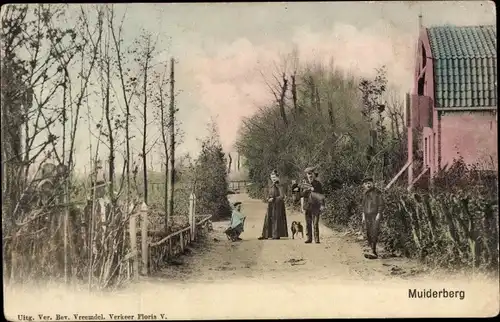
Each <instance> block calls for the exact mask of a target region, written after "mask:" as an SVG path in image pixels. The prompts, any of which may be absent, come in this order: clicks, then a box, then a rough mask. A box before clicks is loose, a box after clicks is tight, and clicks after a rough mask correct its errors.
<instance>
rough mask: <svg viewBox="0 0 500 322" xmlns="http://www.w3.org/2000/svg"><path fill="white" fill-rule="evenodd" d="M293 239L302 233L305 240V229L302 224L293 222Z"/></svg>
mask: <svg viewBox="0 0 500 322" xmlns="http://www.w3.org/2000/svg"><path fill="white" fill-rule="evenodd" d="M291 230H292V239H295V235H298V234H299V233H300V235H301V238H304V227H303V226H302V224H301V223H300V221H293V222H292V228H291Z"/></svg>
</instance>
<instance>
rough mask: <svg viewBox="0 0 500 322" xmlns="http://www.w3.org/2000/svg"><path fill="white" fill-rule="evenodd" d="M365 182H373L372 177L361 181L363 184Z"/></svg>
mask: <svg viewBox="0 0 500 322" xmlns="http://www.w3.org/2000/svg"><path fill="white" fill-rule="evenodd" d="M365 182H373V178H372V177H366V178H364V179H363V183H365Z"/></svg>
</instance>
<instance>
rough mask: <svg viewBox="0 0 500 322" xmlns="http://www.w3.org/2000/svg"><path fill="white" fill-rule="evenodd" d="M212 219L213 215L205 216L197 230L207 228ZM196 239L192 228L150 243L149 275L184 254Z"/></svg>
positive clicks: (198, 224) (197, 224) (189, 227)
mask: <svg viewBox="0 0 500 322" xmlns="http://www.w3.org/2000/svg"><path fill="white" fill-rule="evenodd" d="M211 218H212V216H211V215H206V216H203V218H202V219H201V220H199V221H197V222H196V223H195V225H196V227H197V229H196V231H199V228H205V227H204V226H206V224H208V222H209V220H210V219H211ZM195 239H196V235H195V234H193V229H192V227H191V226H188V227H185V228H182V229H180V230H178V231H176V232H174V233H171V234H169V235H168V236H166V237H164V238H162V239H161V240H159V241H157V242H154V243H149V245H148V246H149V247H148V248H149V249H148V255H149V256H148V259H149V260H148V266H149V273H153V272H155V271H157V270H158V269H159V268H160V267H161V265H162V264H164V263H165V262H167V261H168V260H169V259H171V258H173V257H175V256H177V255H178V254H181V253H183V252H184V250H185V249H186V247H187V246H188V245H189V244H191V243H192V242H193V241H194V240H195Z"/></svg>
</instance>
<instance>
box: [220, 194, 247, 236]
mask: <svg viewBox="0 0 500 322" xmlns="http://www.w3.org/2000/svg"><path fill="white" fill-rule="evenodd" d="M245 218H246V217H245V216H244V215H243V214H242V213H241V202H239V201H238V202H235V203H234V204H233V212H232V214H231V224H230V226H229V228H228V229H226V231H225V234H226V236H227V238H228V239H229V240H231V241H233V242H234V241H239V240H241V238H240V235H241V233H242V232H243V231H244V224H245Z"/></svg>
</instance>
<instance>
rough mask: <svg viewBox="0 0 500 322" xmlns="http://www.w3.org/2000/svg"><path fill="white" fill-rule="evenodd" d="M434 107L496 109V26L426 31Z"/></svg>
mask: <svg viewBox="0 0 500 322" xmlns="http://www.w3.org/2000/svg"><path fill="white" fill-rule="evenodd" d="M427 33H428V35H429V41H430V45H431V51H432V56H433V58H434V75H435V76H434V77H435V80H434V84H435V91H436V92H435V99H436V106H437V107H481V106H484V107H490V106H496V104H497V94H496V86H495V82H496V79H497V71H496V67H497V62H496V58H497V54H496V52H497V49H496V28H495V26H465V27H455V26H440V27H430V28H427Z"/></svg>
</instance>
